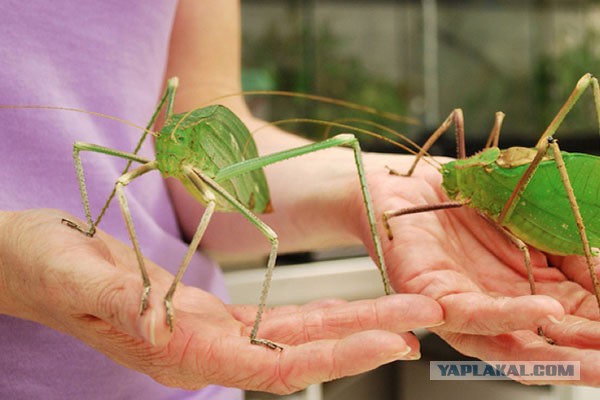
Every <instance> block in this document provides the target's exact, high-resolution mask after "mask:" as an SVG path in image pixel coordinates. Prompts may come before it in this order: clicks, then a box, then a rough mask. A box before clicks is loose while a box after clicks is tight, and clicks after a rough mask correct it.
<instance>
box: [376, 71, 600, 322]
mask: <svg viewBox="0 0 600 400" xmlns="http://www.w3.org/2000/svg"><path fill="white" fill-rule="evenodd" d="M588 87H591V88H592V91H593V94H594V102H595V106H596V114H597V118H598V123H599V125H600V89H599V87H598V80H597V79H596V78H595V77H593V76H592V75H590V74H586V75H584V76H583V77H582V78H581V79H580V80H579V82H578V83H577V85H576V87H575V89H574V90H573V92H572V93H571V95H570V96H569V98H568V99H567V101H566V102H565V104H564V105H563V106H562V108H561V109H560V111H559V112H558V114H557V115H556V117H555V118H554V120H553V121H552V122H551V123H550V125H549V126H548V128H547V129H546V131H545V132H544V133H543V134H542V136H541V138H540V139H539V141H538V142H537V145H536V148H523V147H511V148H508V149H505V150H501V149H499V148H498V138H499V135H500V127H501V125H502V120H503V117H504V114H502V113H497V114H496V121H495V123H494V127H493V129H492V132H491V134H490V136H489V139H488V141H487V145H486V148H485V149H484V150H483V151H481V152H479V153H477V154H476V155H474V156H472V157H469V158H466V157H465V151H464V128H463V119H462V111H461V110H460V109H456V110H454V111H453V112H452V113H451V114H450V116H449V117H448V118H447V119H446V120H445V121H444V123H443V124H442V125H441V126H440V127H439V128H438V129H437V130H436V131H435V132H434V133H433V135H432V136H431V137H430V138H429V140H428V141H427V142H426V143H425V145H424V146H423V148H422V149H421V150H420V152H419V154H418V155H417V157H416V158H415V161H414V163H413V165H412V167H411V168H410V169H409V171H408V172H407V173H406V174H404V176H410V175H412V173H413V171H414V169H415V167H416V165H417V163H418V162H419V160H420V159H421V158H422V157H423V156H424V155H425V154H426V152H427V150H428V149H429V148H430V147H431V145H432V144H433V143H434V142H435V141H436V140H437V139H438V138H439V137H440V136H441V135H442V134H443V133H444V132H445V131H447V130H448V128H449V127H450V126H451V125H452V124H453V123H454V125H455V129H456V134H457V143H458V154H459V156H458V159H457V160H455V161H451V162H448V163H446V164H444V165H442V166H441V168H440V172H441V174H442V177H443V182H442V187H443V190H444V192H445V193H446V194H447V195H448V197H449V198H450V201H448V202H445V203H442V204H431V205H423V206H417V207H414V208H406V209H400V210H393V211H387V212H385V214H384V216H383V221H384V225H385V226H386V229H387V231H388V236H389V238H390V239H392V238H393V233H392V231H391V228H390V225H389V220H390V219H391V218H394V217H398V216H401V215H405V214H410V213H418V212H426V211H434V210H441V209H448V208H455V207H461V206H464V205H467V206H469V207H472V208H474V209H476V210H477V211H478V212H479V213H480V214H481V215H483V216H484V217H485V218H486V219H488V220H489V221H490V222H491V223H492V224H494V225H495V226H496V227H497V228H498V229H499V230H500V231H501V232H503V233H504V234H505V236H506V237H507V238H508V239H509V240H510V241H511V242H512V243H514V244H515V245H516V246H517V247H518V248H519V250H520V251H521V252H522V253H523V257H524V262H525V266H526V270H527V275H528V279H529V285H530V289H531V293H532V294H535V293H536V289H535V282H534V279H533V273H532V270H531V262H530V256H529V250H528V248H527V245H526V244H528V245H531V246H533V247H536V248H538V249H540V250H542V251H544V252H547V253H550V254H556V255H571V254H577V255H583V256H585V258H586V262H587V266H588V269H589V273H590V276H591V279H592V283H593V286H594V290H595V295H596V299H597V301H598V307H599V308H600V286H599V284H598V278H597V276H596V273H595V270H594V256H595V255H597V254H598V252H597V249H598V248H600V225H599V224H598V221H599V220H600V179H597V177H596V175H595V174H596V173H597V171H600V158H599V157H596V156H592V155H589V154H577V153H567V152H564V151H563V152H561V151H560V149H559V147H558V143H557V141H556V140H555V139H554V138H553V135H554V134H555V132H556V131H557V129H558V128H559V126H560V125H561V123H562V122H563V120H564V118H565V116H566V115H567V114H568V112H569V111H570V110H571V108H572V107H573V105H574V104H575V103H576V102H577V100H578V99H579V98H580V96H581V95H582V94H583V92H584V91H585V90H586V89H587V88H588ZM391 172H392V173H394V174H397V175H400V174H398V173H397V172H395V171H393V170H391ZM584 222H585V224H584ZM539 332H540V333H542V332H541V330H540V331H539Z"/></svg>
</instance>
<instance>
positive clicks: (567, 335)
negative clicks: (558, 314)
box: [544, 315, 600, 350]
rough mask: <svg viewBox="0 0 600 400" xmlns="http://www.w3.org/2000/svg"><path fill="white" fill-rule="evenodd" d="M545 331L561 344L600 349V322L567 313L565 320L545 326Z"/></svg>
mask: <svg viewBox="0 0 600 400" xmlns="http://www.w3.org/2000/svg"><path fill="white" fill-rule="evenodd" d="M544 333H545V334H546V335H548V336H549V337H551V338H552V339H553V340H554V341H555V342H556V343H557V344H559V345H561V346H571V347H577V348H582V349H594V350H600V322H598V321H590V320H588V319H585V318H580V317H575V316H572V315H567V316H566V317H565V319H564V321H562V322H560V323H558V324H551V325H547V326H546V327H544Z"/></svg>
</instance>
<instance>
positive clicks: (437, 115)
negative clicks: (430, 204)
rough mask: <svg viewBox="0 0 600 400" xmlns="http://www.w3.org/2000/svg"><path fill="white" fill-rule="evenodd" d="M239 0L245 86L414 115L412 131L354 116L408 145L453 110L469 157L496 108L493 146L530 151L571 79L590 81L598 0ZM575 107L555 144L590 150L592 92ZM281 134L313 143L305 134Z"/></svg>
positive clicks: (294, 105) (264, 109)
mask: <svg viewBox="0 0 600 400" xmlns="http://www.w3.org/2000/svg"><path fill="white" fill-rule="evenodd" d="M242 3H243V23H244V55H243V61H244V67H245V69H244V83H245V89H247V90H252V89H277V90H289V91H296V92H303V93H317V94H320V95H325V96H330V97H334V98H338V99H343V100H348V101H352V102H356V103H359V104H362V105H366V106H369V107H373V108H375V109H377V110H380V111H386V112H392V113H395V114H399V115H402V116H407V117H413V118H416V119H417V120H418V121H419V124H418V125H411V124H397V123H394V122H393V121H389V120H386V119H382V118H378V117H369V116H368V115H365V114H361V115H360V117H361V118H367V119H374V120H375V121H377V122H380V123H384V124H385V125H386V126H389V127H392V128H394V129H397V130H398V131H400V132H402V133H406V134H409V135H411V137H412V138H413V139H416V140H417V143H423V141H424V138H426V137H427V136H428V134H430V133H431V131H432V130H433V129H435V128H436V127H437V126H438V125H439V124H440V123H441V122H442V121H443V120H444V119H445V118H446V116H447V115H448V114H449V113H450V112H451V110H452V109H454V108H456V107H460V108H462V109H463V110H464V114H465V125H466V134H467V140H466V142H467V149H468V151H469V153H474V152H476V151H477V150H479V149H481V147H482V146H483V143H484V142H485V139H486V138H487V135H488V134H489V131H490V128H491V126H492V123H493V118H494V112H495V111H504V112H505V113H506V114H507V117H506V120H505V124H504V128H503V131H502V137H501V147H508V146H510V145H513V144H522V145H526V146H531V145H533V143H535V141H536V139H537V137H539V136H540V135H541V133H542V132H543V130H544V128H545V127H546V126H547V124H548V123H549V122H550V121H551V119H552V117H553V116H554V115H555V114H556V112H557V111H558V109H559V108H560V106H561V105H562V103H563V102H564V101H565V100H566V98H567V96H568V94H569V93H570V92H571V90H572V89H573V87H574V86H575V83H576V82H577V80H578V79H579V78H580V77H581V76H582V75H583V74H584V73H586V72H592V73H598V74H600V71H598V69H599V67H600V42H599V41H598V40H597V39H598V37H599V35H600V2H599V1H591V0H588V1H586V0H546V1H544V0H504V1H492V0H488V1H484V0H480V1H468V0H467V1H450V0H437V1H436V0H422V1H408V0H396V1H392V0H390V1H383V0H368V1H358V0H344V1H336V0H286V1H269V0H244V1H243V2H242ZM250 102H251V103H253V104H255V106H256V108H257V112H259V113H261V114H262V115H263V116H265V118H267V119H269V120H271V121H273V120H279V119H283V118H291V117H306V116H311V117H316V118H321V119H325V120H329V121H331V120H335V119H339V118H342V117H348V116H355V115H356V114H353V113H348V112H346V111H344V110H343V109H340V108H335V107H331V106H324V105H322V104H317V103H314V102H308V101H300V100H297V99H296V100H289V99H282V98H280V97H271V98H268V97H262V98H260V99H259V98H257V97H253V98H252V99H250ZM580 103H581V104H579V105H578V106H577V107H576V108H575V109H574V110H573V111H572V113H571V115H569V117H568V118H567V120H566V121H565V124H564V127H563V129H561V131H560V135H559V137H560V139H562V140H561V145H562V146H566V147H567V148H569V149H573V150H578V149H586V150H589V149H590V148H591V147H593V148H594V149H597V150H600V141H599V140H598V134H597V133H596V132H597V131H598V123H597V119H596V116H595V112H594V106H593V100H592V96H591V92H590V93H587V94H586V95H585V96H584V97H583V98H582V100H581V101H580ZM288 129H292V130H293V131H295V132H298V133H301V134H304V135H307V136H309V137H313V138H315V139H320V138H322V135H323V129H321V130H319V129H316V128H315V127H314V126H306V125H304V126H300V125H298V126H293V127H289V128H288ZM332 133H335V132H332ZM567 139H568V140H567ZM361 140H362V141H363V147H364V148H366V149H368V150H379V151H392V150H391V149H390V148H389V147H386V146H385V144H384V143H383V142H382V141H381V140H378V139H368V138H364V137H363V138H361ZM453 143H454V139H453V138H452V135H447V137H446V138H445V140H443V141H442V143H441V144H440V150H439V151H440V152H441V153H444V154H448V155H454V154H455V149H454V148H453V147H454V144H453ZM591 143H593V144H594V145H593V146H590V144H591Z"/></svg>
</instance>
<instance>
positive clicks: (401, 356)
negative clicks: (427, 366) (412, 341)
mask: <svg viewBox="0 0 600 400" xmlns="http://www.w3.org/2000/svg"><path fill="white" fill-rule="evenodd" d="M412 351H413V350H412V348H410V346H406V348H405V349H404V350H402V351H399V352H397V353H395V354H394V355H392V357H393V358H394V359H395V360H412V359H413V358H412V357H413V356H412V355H411V356H409V354H410V353H411V352H412ZM417 354H418V353H417ZM419 357H420V354H419Z"/></svg>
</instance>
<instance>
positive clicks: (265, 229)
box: [183, 166, 283, 350]
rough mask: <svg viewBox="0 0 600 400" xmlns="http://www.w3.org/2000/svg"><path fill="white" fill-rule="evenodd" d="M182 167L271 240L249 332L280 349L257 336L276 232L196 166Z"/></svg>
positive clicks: (269, 344)
mask: <svg viewBox="0 0 600 400" xmlns="http://www.w3.org/2000/svg"><path fill="white" fill-rule="evenodd" d="M183 168H184V172H186V174H187V176H188V177H189V178H190V179H191V180H192V182H194V184H195V185H196V187H198V189H199V190H204V188H205V187H206V186H208V188H210V189H211V190H213V191H214V192H215V193H216V194H218V195H219V196H222V197H223V198H224V199H225V200H227V201H228V202H229V203H231V205H233V206H234V207H235V208H236V209H237V210H238V211H239V212H240V213H241V214H242V215H243V216H244V217H246V219H248V220H249V221H250V222H252V224H253V225H254V226H256V227H257V228H258V230H260V231H261V233H262V234H263V235H265V237H266V238H267V239H268V240H269V241H270V242H271V251H270V252H269V258H268V260H267V271H266V272H265V279H264V281H263V287H262V292H261V295H260V300H259V304H258V311H257V312H256V318H255V320H254V325H253V327H252V332H251V333H250V343H252V344H261V345H264V346H267V347H269V348H271V349H279V350H282V349H283V347H281V346H280V345H278V344H276V343H273V342H271V341H269V340H266V339H259V338H257V336H258V327H259V324H260V321H261V319H262V315H263V313H264V310H265V307H266V303H267V297H268V294H269V289H270V286H271V278H272V276H273V269H274V268H275V260H276V258H277V248H278V246H279V240H278V239H277V234H276V233H275V232H274V231H273V230H272V229H271V228H270V227H269V226H268V225H267V224H265V223H264V222H263V221H262V220H260V219H259V218H258V217H257V216H256V215H254V213H252V211H250V210H249V209H248V208H247V207H246V206H244V205H243V204H242V203H240V202H239V201H238V200H237V199H236V198H235V197H233V196H232V195H231V194H229V193H228V192H227V191H226V190H225V189H223V188H222V187H221V186H220V185H219V184H218V183H217V182H216V181H215V180H213V179H211V178H210V177H208V176H207V175H205V174H204V173H202V172H201V171H200V170H198V169H197V168H193V167H189V166H184V167H183Z"/></svg>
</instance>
